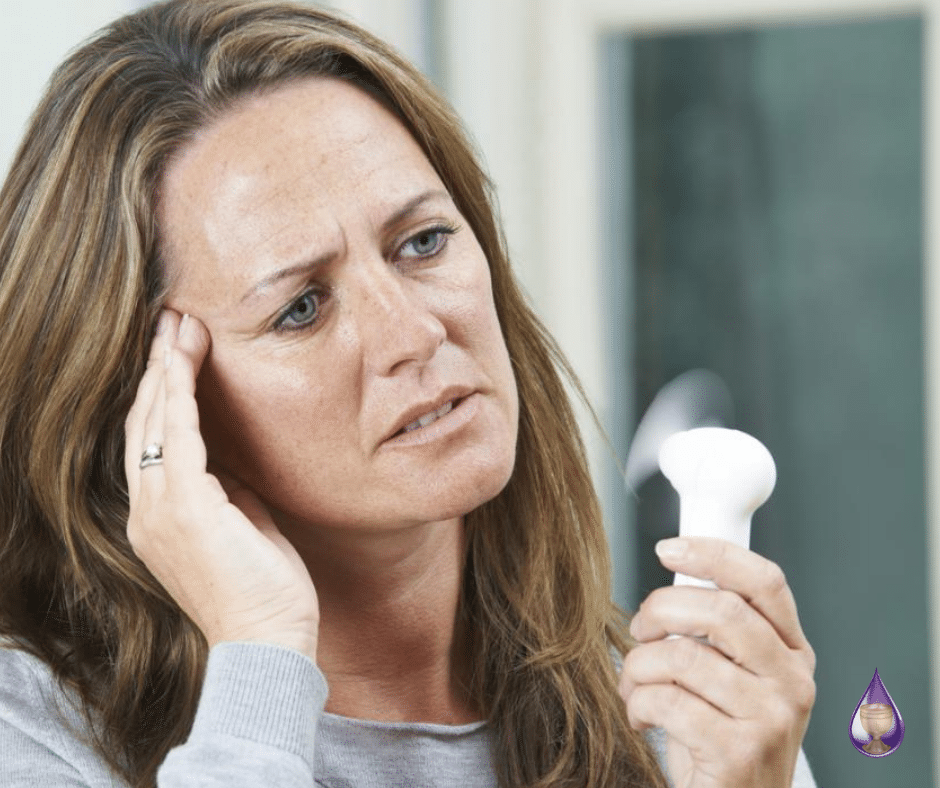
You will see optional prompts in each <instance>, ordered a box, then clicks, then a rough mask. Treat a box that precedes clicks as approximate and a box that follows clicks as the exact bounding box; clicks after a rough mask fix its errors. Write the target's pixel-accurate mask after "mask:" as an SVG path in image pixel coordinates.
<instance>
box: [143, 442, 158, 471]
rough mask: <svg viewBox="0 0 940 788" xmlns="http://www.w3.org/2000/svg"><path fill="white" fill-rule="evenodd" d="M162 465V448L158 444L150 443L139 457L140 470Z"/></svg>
mask: <svg viewBox="0 0 940 788" xmlns="http://www.w3.org/2000/svg"><path fill="white" fill-rule="evenodd" d="M162 463H163V447H162V446H161V445H160V444H159V443H151V444H150V445H149V446H147V447H146V448H145V449H144V453H143V454H142V455H141V456H140V467H141V469H144V468H147V467H149V466H151V465H161V464H162Z"/></svg>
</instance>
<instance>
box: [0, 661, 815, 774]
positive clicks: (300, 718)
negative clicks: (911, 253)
mask: <svg viewBox="0 0 940 788" xmlns="http://www.w3.org/2000/svg"><path fill="white" fill-rule="evenodd" d="M326 696H327V685H326V680H325V679H324V677H323V674H322V673H321V672H320V671H319V670H318V669H317V667H316V665H314V663H313V662H312V661H311V660H310V659H308V658H307V657H305V656H303V655H302V654H300V653H299V652H296V651H292V650H290V649H286V648H280V647H278V646H267V645H259V644H248V643H222V644H219V645H217V646H215V647H214V648H213V649H212V650H211V651H210V652H209V663H208V666H207V669H206V677H205V681H204V683H203V688H202V695H201V698H200V701H199V707H198V710H197V713H196V719H195V721H194V723H193V728H192V732H191V734H190V736H189V739H188V740H187V741H186V743H185V744H183V745H181V746H179V747H176V748H175V749H173V750H172V751H171V752H170V754H169V755H168V756H167V758H166V760H165V761H164V762H163V765H162V766H161V768H160V771H159V774H158V777H157V782H158V785H159V788H183V786H185V788H264V787H265V786H271V787H272V788H312V786H326V787H327V788H390V787H391V786H407V788H451V787H452V786H453V787H456V786H459V787H460V788H495V786H496V778H495V775H494V772H493V767H492V762H491V756H490V752H491V749H490V739H489V731H488V728H487V725H486V723H483V722H479V723H474V724H471V725H459V726H451V725H429V724H423V723H403V724H394V723H379V722H366V721H362V720H351V719H347V718H344V717H338V716H336V715H333V714H328V713H326V712H324V711H323V708H324V705H325V703H326ZM57 710H60V711H61V716H60V714H59V713H58V712H57ZM85 735H86V725H85V723H84V722H83V718H82V716H81V715H80V713H79V712H78V711H77V710H76V709H75V707H74V705H73V704H72V703H71V702H70V698H69V696H67V695H65V694H64V693H63V692H62V691H61V690H60V689H59V688H58V686H57V684H56V682H55V680H54V679H53V677H52V675H51V672H50V671H49V669H48V667H47V666H46V665H45V664H44V663H43V662H41V661H40V660H37V659H35V658H34V657H31V656H29V655H27V654H24V653H23V652H21V651H17V650H15V649H11V648H3V647H2V645H0V786H3V788H105V787H106V786H107V788H127V784H126V783H125V782H123V781H122V780H119V779H118V778H117V777H115V776H113V775H112V774H111V773H110V772H109V770H108V768H107V766H106V765H105V764H104V763H103V761H102V760H101V758H100V757H99V756H98V755H97V754H96V753H95V751H94V750H93V749H92V747H91V746H90V745H89V744H88V743H86V742H84V741H83V738H84V737H85ZM650 738H651V741H652V742H653V745H654V747H655V748H656V749H657V752H658V753H659V754H660V759H661V760H662V757H663V746H664V742H663V736H662V735H661V732H660V733H659V734H657V733H653V734H652V735H651V737H650ZM815 785H816V784H815V782H814V781H813V777H812V775H811V774H810V771H809V766H808V765H807V763H806V759H805V757H804V756H803V754H802V752H801V753H800V760H799V762H798V764H797V773H796V776H795V778H794V781H793V788H815Z"/></svg>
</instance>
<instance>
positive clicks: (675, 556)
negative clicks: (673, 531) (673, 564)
mask: <svg viewBox="0 0 940 788" xmlns="http://www.w3.org/2000/svg"><path fill="white" fill-rule="evenodd" d="M688 549H689V545H688V542H686V541H685V539H660V540H659V541H658V542H657V543H656V555H658V556H659V557H660V558H665V559H666V560H667V561H678V560H680V559H682V558H685V554H686V553H687V552H688Z"/></svg>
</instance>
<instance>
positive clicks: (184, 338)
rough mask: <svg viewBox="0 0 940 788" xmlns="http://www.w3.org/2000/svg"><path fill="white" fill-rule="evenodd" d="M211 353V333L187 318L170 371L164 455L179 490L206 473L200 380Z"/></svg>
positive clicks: (168, 477)
mask: <svg viewBox="0 0 940 788" xmlns="http://www.w3.org/2000/svg"><path fill="white" fill-rule="evenodd" d="M208 350H209V332H208V331H207V330H206V328H205V326H204V325H203V324H202V323H201V322H200V321H199V320H197V319H196V318H194V317H191V316H184V317H183V319H182V320H181V321H180V327H179V336H178V337H177V340H176V344H175V346H174V347H173V348H172V349H171V351H170V364H169V367H168V368H167V370H166V375H165V387H166V406H165V415H164V435H163V456H164V466H163V467H164V473H165V475H166V483H167V485H169V486H172V487H174V488H176V489H177V490H179V491H184V490H187V489H188V488H189V487H191V486H192V484H193V483H195V482H197V481H199V480H200V478H201V476H202V474H203V473H205V470H206V446H205V443H204V442H203V439H202V435H201V434H200V432H199V410H198V407H197V405H196V399H195V393H196V377H197V376H198V374H199V369H200V368H201V366H202V362H203V361H204V360H205V357H206V354H207V353H208Z"/></svg>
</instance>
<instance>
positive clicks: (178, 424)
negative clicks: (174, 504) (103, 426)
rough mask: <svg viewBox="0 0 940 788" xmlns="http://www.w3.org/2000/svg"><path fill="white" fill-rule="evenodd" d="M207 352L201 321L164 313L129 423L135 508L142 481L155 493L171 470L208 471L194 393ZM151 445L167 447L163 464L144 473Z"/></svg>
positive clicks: (127, 460)
mask: <svg viewBox="0 0 940 788" xmlns="http://www.w3.org/2000/svg"><path fill="white" fill-rule="evenodd" d="M208 348H209V333H208V331H207V330H206V328H205V326H204V325H203V324H202V323H201V322H200V321H199V320H197V319H196V318H192V317H186V316H180V315H179V313H177V312H174V311H173V310H170V309H165V310H163V312H162V314H161V317H160V321H159V324H158V328H157V331H156V334H155V336H154V339H153V342H152V343H151V349H150V355H149V358H148V362H147V370H146V372H145V373H144V376H143V378H142V379H141V382H140V384H139V386H138V389H137V397H136V398H135V400H134V404H133V406H132V407H131V410H130V412H129V413H128V416H127V419H126V421H125V439H126V440H125V444H126V446H125V455H124V464H125V473H126V475H127V481H128V492H129V494H130V498H131V505H132V508H133V506H134V503H135V502H136V501H137V500H138V499H139V497H140V495H141V486H142V483H143V484H144V485H145V486H146V488H147V489H148V490H150V491H151V492H152V493H154V494H160V492H162V488H163V485H164V482H165V472H166V470H167V466H170V467H172V468H174V469H176V468H178V467H182V468H184V469H185V470H188V471H192V470H193V468H194V467H197V468H199V469H200V470H204V469H205V447H204V445H203V443H202V438H201V436H199V434H198V426H199V425H198V415H197V410H196V403H195V399H194V398H193V393H194V391H195V379H196V375H198V372H199V369H200V367H201V365H202V363H203V361H204V359H205V357H206V354H207V352H208ZM170 425H172V428H171V427H170ZM168 430H170V431H172V432H173V433H174V437H173V439H171V440H169V442H170V443H176V444H178V445H179V449H180V450H179V451H178V452H175V453H174V454H173V455H172V456H173V460H174V462H172V463H170V462H168V457H169V456H170V455H168V445H167V444H168V438H167V432H168ZM150 444H157V445H159V446H162V447H163V450H164V463H163V464H158V465H151V466H149V467H147V468H145V469H141V468H140V459H141V453H142V452H143V450H144V448H145V447H146V446H149V445H150ZM185 470H184V473H185ZM179 475H180V476H182V475H183V473H181V474H179Z"/></svg>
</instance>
